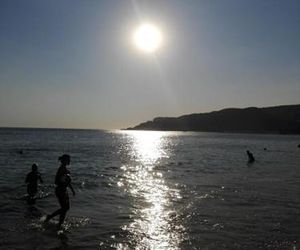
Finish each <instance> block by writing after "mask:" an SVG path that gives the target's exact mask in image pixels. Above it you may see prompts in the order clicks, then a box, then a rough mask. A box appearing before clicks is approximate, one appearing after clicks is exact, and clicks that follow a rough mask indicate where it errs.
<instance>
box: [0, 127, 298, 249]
mask: <svg viewBox="0 0 300 250" xmlns="http://www.w3.org/2000/svg"><path fill="white" fill-rule="evenodd" d="M299 143H300V136H282V135H245V134H222V133H187V132H185V133H179V132H146V131H97V130H46V129H0V168H1V175H0V191H1V192H0V195H1V199H0V212H1V217H2V218H1V224H0V248H1V249H299V247H300V245H299V240H300V236H299V231H300V217H299V215H300V195H299V194H300V166H299V162H300V149H299V148H298V147H297V145H298V144H299ZM264 148H267V150H266V151H265V150H263V149H264ZM247 149H249V150H250V151H252V152H253V153H254V156H255V158H256V159H257V160H256V162H255V163H254V164H252V165H248V164H247V155H246V153H245V151H246V150H247ZM20 150H22V151H23V153H22V154H20ZM62 153H69V154H70V155H71V157H72V162H71V166H70V171H71V173H72V179H73V185H74V188H75V190H76V196H75V197H72V195H71V194H70V200H71V209H70V211H69V213H68V217H67V219H66V222H65V226H64V230H63V232H59V233H58V232H57V230H56V223H57V219H56V220H53V221H51V223H49V224H45V223H43V219H44V218H45V215H46V214H47V213H51V212H53V211H54V210H56V209H57V208H58V204H57V201H56V198H55V195H54V185H53V182H54V176H55V173H56V170H57V167H58V165H59V164H58V161H57V158H58V156H60V155H61V154H62ZM33 162H37V163H38V164H39V171H40V172H41V173H42V176H43V179H44V184H43V185H41V186H40V192H39V198H40V199H38V200H37V204H36V206H35V207H34V208H30V207H28V205H27V204H26V201H25V197H24V195H25V194H26V186H25V185H24V180H25V176H26V174H27V173H28V172H29V171H30V168H31V164H32V163H33Z"/></svg>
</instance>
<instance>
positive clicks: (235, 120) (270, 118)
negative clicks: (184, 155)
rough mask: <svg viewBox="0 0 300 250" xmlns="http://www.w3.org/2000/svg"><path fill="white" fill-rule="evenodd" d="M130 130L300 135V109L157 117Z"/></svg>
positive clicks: (241, 110)
mask: <svg viewBox="0 0 300 250" xmlns="http://www.w3.org/2000/svg"><path fill="white" fill-rule="evenodd" d="M128 129H129V130H162V131H207V132H241V133H276V134H278V133H280V134H300V105H286V106H276V107H265V108H255V107H249V108H244V109H239V108H229V109H223V110H220V111H214V112H210V113H199V114H190V115H184V116H180V117H158V118H155V119H153V120H152V121H147V122H144V123H141V124H139V125H137V126H134V127H132V128H128Z"/></svg>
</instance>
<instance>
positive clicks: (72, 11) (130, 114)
mask: <svg viewBox="0 0 300 250" xmlns="http://www.w3.org/2000/svg"><path fill="white" fill-rule="evenodd" d="M299 13H300V1H299V0H264V1H262V0H184V1H182V0H163V1H162V0H148V1H145V0H114V1H111V0H106V1H101V0H89V1H85V0H51V1H48V0H47V1H46V0H26V1H23V0H1V1H0V127H47V128H95V129H118V128H126V127H131V126H134V125H137V124H139V123H141V122H144V121H147V120H152V119H153V118H155V117H158V116H160V117H161V116H168V117H169V116H180V115H184V114H190V113H202V112H210V111H214V110H219V109H223V108H229V107H238V108H244V107H249V106H256V107H264V106H276V105H287V104H299V103H300V15H299ZM143 22H150V23H153V24H155V25H156V27H158V28H159V29H160V30H161V33H162V36H163V43H162V46H161V48H159V49H158V50H157V51H156V52H155V53H152V54H147V53H144V52H142V51H140V50H138V49H137V48H136V46H134V44H133V42H132V34H133V32H134V31H135V29H136V28H137V27H138V26H139V24H141V23H143Z"/></svg>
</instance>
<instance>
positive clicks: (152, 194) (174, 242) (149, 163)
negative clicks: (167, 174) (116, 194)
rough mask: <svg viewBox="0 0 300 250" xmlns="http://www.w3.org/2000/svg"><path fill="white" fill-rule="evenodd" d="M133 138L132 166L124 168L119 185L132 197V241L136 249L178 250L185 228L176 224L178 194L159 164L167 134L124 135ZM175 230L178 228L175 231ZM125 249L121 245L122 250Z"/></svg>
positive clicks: (137, 133) (139, 132)
mask: <svg viewBox="0 0 300 250" xmlns="http://www.w3.org/2000/svg"><path fill="white" fill-rule="evenodd" d="M124 133H126V135H127V136H129V137H130V138H131V139H132V143H131V150H130V151H129V152H130V154H131V157H132V158H133V159H134V161H133V163H132V164H130V165H124V166H123V167H122V169H123V171H124V172H123V178H122V181H120V185H119V186H124V188H125V189H126V190H127V191H128V192H129V193H130V195H131V196H132V197H133V200H134V204H133V214H134V216H133V222H132V223H130V224H128V225H125V226H124V227H123V230H125V231H128V232H129V233H130V234H131V235H132V238H133V241H134V245H135V249H178V248H179V243H180V241H181V235H180V230H183V227H182V226H180V225H175V224H174V222H173V219H174V217H176V213H175V212H174V211H173V210H172V201H173V200H175V199H180V198H181V197H180V194H179V191H178V190H176V189H172V188H169V187H168V186H167V184H166V183H165V180H164V176H163V173H162V172H160V171H158V170H157V169H156V166H157V164H159V162H160V161H161V160H163V159H165V158H167V157H168V154H167V153H166V152H165V150H164V148H165V144H166V143H167V140H168V139H167V137H166V136H165V134H166V133H164V132H150V131H129V132H124ZM175 227H176V229H175ZM123 248H124V246H123V247H122V246H119V249H123Z"/></svg>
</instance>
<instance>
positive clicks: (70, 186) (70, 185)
mask: <svg viewBox="0 0 300 250" xmlns="http://www.w3.org/2000/svg"><path fill="white" fill-rule="evenodd" d="M68 187H69V188H70V189H71V191H72V193H73V196H75V191H74V189H73V187H72V184H71V182H70V183H69V185H68Z"/></svg>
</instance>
